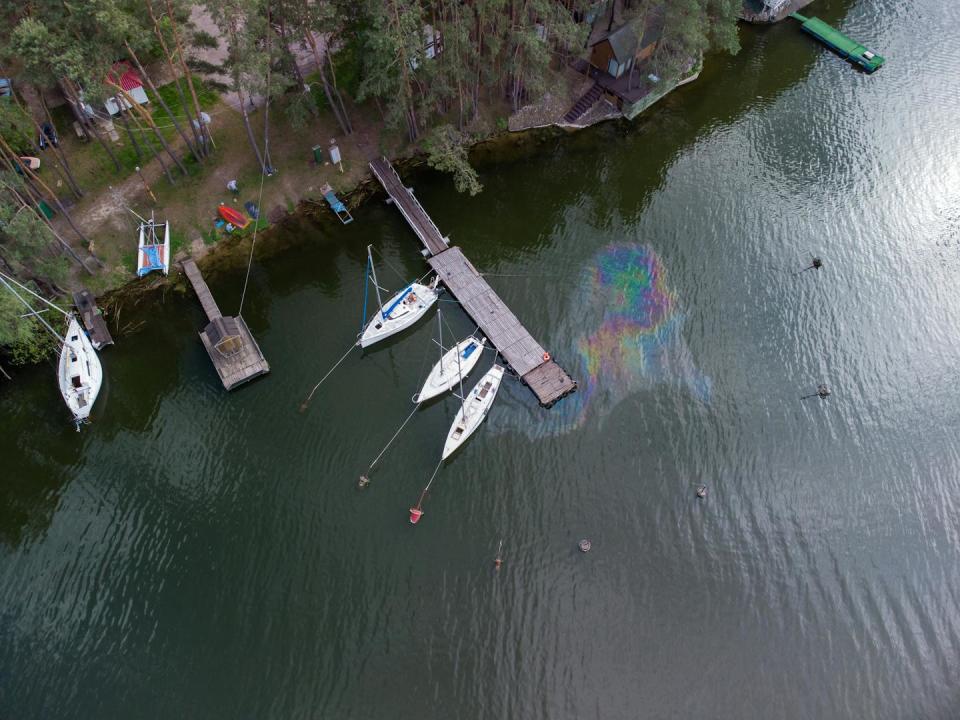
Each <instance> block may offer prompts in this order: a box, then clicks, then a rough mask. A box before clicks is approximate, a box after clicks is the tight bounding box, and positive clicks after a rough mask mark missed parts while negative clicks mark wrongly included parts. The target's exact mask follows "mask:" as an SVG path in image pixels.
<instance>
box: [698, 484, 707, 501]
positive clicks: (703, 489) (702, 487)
mask: <svg viewBox="0 0 960 720" xmlns="http://www.w3.org/2000/svg"><path fill="white" fill-rule="evenodd" d="M706 496H707V486H706V485H700V486H698V487H697V497H698V498H700V499H701V500H702V499H703V498H705V497H706Z"/></svg>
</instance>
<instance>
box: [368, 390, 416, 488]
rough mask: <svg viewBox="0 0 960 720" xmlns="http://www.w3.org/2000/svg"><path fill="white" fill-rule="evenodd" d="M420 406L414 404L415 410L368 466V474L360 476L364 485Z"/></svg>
mask: <svg viewBox="0 0 960 720" xmlns="http://www.w3.org/2000/svg"><path fill="white" fill-rule="evenodd" d="M419 408H420V403H417V404H416V405H414V406H413V410H411V411H410V414H409V415H407V419H406V420H404V421H403V422H402V423H401V424H400V427H398V428H397V431H396V432H395V433H394V434H393V437H392V438H390V441H389V442H388V443H387V444H386V445H385V446H384V448H383V450H381V451H380V454H379V455H377V456H376V457H375V458H374V459H373V462H372V463H370V467H368V468H367V474H366V475H361V476H360V482H362V483H363V484H364V485H366V484H367V483H369V482H370V478H369V477H368V475H369V473H370V472H371V471H372V470H373V466H374V465H376V464H377V463H378V462H379V461H380V458H382V457H383V455H384V453H386V452H387V450H389V449H390V446H391V445H393V441H394V440H396V439H397V436H398V435H400V433H401V432H402V431H403V428H405V427H406V426H407V423H408V422H410V418H412V417H413V416H414V413H416V412H417V410H418V409H419Z"/></svg>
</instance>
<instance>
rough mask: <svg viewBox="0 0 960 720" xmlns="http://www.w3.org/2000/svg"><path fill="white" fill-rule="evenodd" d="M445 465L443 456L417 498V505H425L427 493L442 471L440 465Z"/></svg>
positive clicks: (418, 506)
mask: <svg viewBox="0 0 960 720" xmlns="http://www.w3.org/2000/svg"><path fill="white" fill-rule="evenodd" d="M441 465H443V458H440V462H438V463H437V466H436V467H435V468H434V469H433V475H431V476H430V480H428V481H427V486H426V487H425V488H424V489H423V491H422V492H421V493H420V499H419V500H417V504H416V507H417V509H420V508H421V507H422V506H423V501H424V500H425V499H426V497H427V493H428V492H429V491H430V486H431V485H433V480H434V478H436V477H437V473H438V472H439V471H440V466H441Z"/></svg>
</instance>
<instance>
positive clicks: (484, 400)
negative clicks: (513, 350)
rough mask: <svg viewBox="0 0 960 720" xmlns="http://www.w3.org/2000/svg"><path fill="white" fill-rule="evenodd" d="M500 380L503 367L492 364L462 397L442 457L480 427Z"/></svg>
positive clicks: (446, 456) (450, 452)
mask: <svg viewBox="0 0 960 720" xmlns="http://www.w3.org/2000/svg"><path fill="white" fill-rule="evenodd" d="M502 380H503V368H502V367H500V366H499V365H494V366H493V367H492V368H490V369H489V370H488V371H487V374H486V375H484V376H483V377H482V378H480V382H478V383H477V384H476V385H474V387H473V390H471V391H470V394H469V395H468V396H467V397H465V398H463V399H462V402H461V404H460V411H459V412H458V413H457V416H456V417H455V418H454V419H453V425H451V426H450V432H449V433H447V442H446V443H444V446H443V458H442V459H444V460H446V459H447V458H448V457H450V455H452V454H453V453H454V452H455V451H456V450H458V449H459V448H460V446H461V445H463V443H464V442H466V440H467V438H468V437H470V436H471V435H473V433H474V431H475V430H476V429H477V428H478V427H480V423H482V422H483V421H484V420H485V419H486V417H487V413H488V412H490V406H491V405H493V399H494V398H495V397H496V396H497V390H499V389H500V383H501V381H502Z"/></svg>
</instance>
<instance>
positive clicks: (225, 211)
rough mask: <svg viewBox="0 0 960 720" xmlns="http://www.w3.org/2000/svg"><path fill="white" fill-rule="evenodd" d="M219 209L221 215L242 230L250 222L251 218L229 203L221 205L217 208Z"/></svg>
mask: <svg viewBox="0 0 960 720" xmlns="http://www.w3.org/2000/svg"><path fill="white" fill-rule="evenodd" d="M217 211H218V212H219V213H220V217H222V218H223V219H224V220H226V221H227V222H228V223H230V224H231V225H233V226H234V227H235V228H239V229H240V230H243V229H244V228H245V227H246V226H247V225H249V224H250V218H248V217H247V216H246V215H244V214H243V213H242V212H240V211H239V210H234V209H233V208H232V207H230V206H229V205H221V206H220V207H218V208H217Z"/></svg>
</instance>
